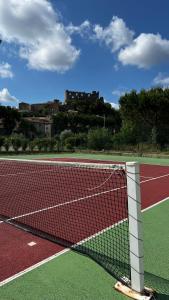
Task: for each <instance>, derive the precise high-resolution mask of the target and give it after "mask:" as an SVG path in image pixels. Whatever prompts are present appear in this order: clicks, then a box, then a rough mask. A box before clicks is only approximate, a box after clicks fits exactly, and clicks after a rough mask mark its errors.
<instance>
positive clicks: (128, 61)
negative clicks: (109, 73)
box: [118, 33, 169, 68]
mask: <svg viewBox="0 0 169 300" xmlns="http://www.w3.org/2000/svg"><path fill="white" fill-rule="evenodd" d="M118 59H119V61H120V62H121V63H122V64H123V65H135V66H137V67H139V68H150V67H151V66H153V65H157V64H160V63H164V62H169V40H166V39H162V37H161V35H160V34H157V35H155V34H145V33H142V34H140V35H139V36H138V37H137V38H136V39H134V40H133V42H132V43H131V45H129V46H127V47H125V48H124V49H121V50H120V52H119V55H118Z"/></svg>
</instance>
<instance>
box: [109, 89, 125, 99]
mask: <svg viewBox="0 0 169 300" xmlns="http://www.w3.org/2000/svg"><path fill="white" fill-rule="evenodd" d="M125 93H126V91H124V90H123V89H117V90H113V91H112V95H113V96H117V97H121V96H123V95H124V94H125Z"/></svg>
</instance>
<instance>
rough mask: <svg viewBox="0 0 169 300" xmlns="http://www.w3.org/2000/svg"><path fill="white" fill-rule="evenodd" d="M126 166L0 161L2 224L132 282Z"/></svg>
mask: <svg viewBox="0 0 169 300" xmlns="http://www.w3.org/2000/svg"><path fill="white" fill-rule="evenodd" d="M127 198H128V196H127V176H126V170H125V165H112V164H97V163H94V164H92V163H71V162H57V161H38V160H37V161H32V160H30V161H28V160H15V159H9V160H7V159H6V160H4V159H2V160H0V219H1V221H2V222H7V223H9V224H12V225H15V226H17V227H19V228H22V229H25V230H28V231H30V232H31V233H33V234H36V235H39V236H41V237H43V238H46V239H49V240H51V241H54V242H57V243H59V244H61V245H64V246H66V247H70V248H72V249H74V250H75V251H79V252H82V253H84V254H86V255H88V256H90V257H91V258H92V259H94V260H95V261H97V262H98V263H99V264H100V265H102V266H103V267H104V268H105V269H106V270H107V271H108V272H110V273H111V274H112V275H113V276H114V277H116V278H117V279H120V278H122V277H123V276H125V277H127V278H129V279H130V246H129V221H128V200H127Z"/></svg>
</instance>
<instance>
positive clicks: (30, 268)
mask: <svg viewBox="0 0 169 300" xmlns="http://www.w3.org/2000/svg"><path fill="white" fill-rule="evenodd" d="M166 176H169V174H166V175H162V176H158V177H154V178H151V179H148V180H144V181H141V182H140V183H145V182H148V181H152V180H156V179H159V178H163V177H166ZM124 187H125V186H124ZM124 187H121V188H124ZM118 189H119V188H118ZM110 191H112V190H110ZM107 192H109V191H106V193H107ZM104 193H105V192H104ZM98 194H99V193H98ZM98 194H96V195H98ZM90 197H91V196H90ZM82 199H83V198H81V200H82ZM168 199H169V196H168V197H167V198H164V199H162V200H159V201H158V202H156V203H155V204H152V205H150V206H149V207H147V208H145V209H143V210H142V212H145V211H147V210H149V209H151V208H153V207H155V206H157V205H160V204H161V203H163V202H165V201H167V200H168ZM77 200H78V199H77ZM77 200H76V201H77ZM67 204H68V203H67ZM55 207H56V206H55ZM125 220H126V219H124V220H121V221H119V222H117V223H116V224H113V225H111V226H109V227H107V228H105V229H103V230H101V231H99V232H97V233H95V234H94V235H91V236H89V237H88V238H85V239H84V240H82V241H80V242H79V243H77V245H80V244H83V243H84V242H86V241H88V240H90V239H92V238H93V237H96V236H98V235H99V234H101V233H103V232H105V231H107V230H109V229H110V228H113V227H115V226H116V225H118V224H120V223H122V222H124V221H125ZM0 223H3V221H2V222H0ZM70 250H71V249H64V250H62V251H60V252H58V253H56V254H55V255H52V256H50V257H48V258H46V259H44V260H42V261H41V262H39V263H37V264H35V265H33V266H31V267H29V268H27V269H25V270H23V271H21V272H19V273H17V274H15V275H13V276H11V277H9V278H7V279H5V280H4V281H1V282H0V286H3V285H5V284H7V283H9V282H11V281H13V280H14V279H16V278H18V277H20V276H22V275H24V274H26V273H28V272H30V271H32V270H34V269H36V268H38V267H39V266H41V265H43V264H45V263H47V262H49V261H51V260H53V259H54V258H56V257H59V256H61V255H63V254H65V253H66V252H68V251H70Z"/></svg>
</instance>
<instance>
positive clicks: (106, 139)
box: [88, 128, 112, 150]
mask: <svg viewBox="0 0 169 300" xmlns="http://www.w3.org/2000/svg"><path fill="white" fill-rule="evenodd" d="M111 144H112V136H111V135H110V132H109V131H108V129H106V128H98V129H93V130H90V131H89V133H88V147H89V148H90V149H93V150H104V149H110V147H111Z"/></svg>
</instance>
